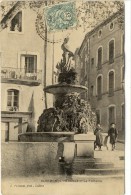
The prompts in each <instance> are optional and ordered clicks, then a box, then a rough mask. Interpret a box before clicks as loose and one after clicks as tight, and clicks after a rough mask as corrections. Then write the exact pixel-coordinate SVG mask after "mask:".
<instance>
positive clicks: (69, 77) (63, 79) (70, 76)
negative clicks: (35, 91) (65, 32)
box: [56, 37, 77, 84]
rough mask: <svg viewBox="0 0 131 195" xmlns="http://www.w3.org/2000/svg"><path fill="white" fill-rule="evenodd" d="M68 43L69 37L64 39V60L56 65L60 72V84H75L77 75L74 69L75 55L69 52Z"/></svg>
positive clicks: (62, 47)
mask: <svg viewBox="0 0 131 195" xmlns="http://www.w3.org/2000/svg"><path fill="white" fill-rule="evenodd" d="M68 41H69V38H68V37H67V38H65V39H64V42H63V43H62V45H61V49H62V50H63V54H62V57H63V58H62V59H61V61H60V62H59V63H58V64H57V65H56V68H57V69H58V72H59V77H58V82H59V83H67V84H75V80H76V75H77V73H76V71H75V68H74V54H73V52H71V51H70V50H69V47H68V45H67V43H68Z"/></svg>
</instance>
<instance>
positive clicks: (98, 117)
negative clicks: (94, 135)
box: [96, 110, 101, 124]
mask: <svg viewBox="0 0 131 195" xmlns="http://www.w3.org/2000/svg"><path fill="white" fill-rule="evenodd" d="M96 120H97V124H100V123H101V120H100V110H96Z"/></svg>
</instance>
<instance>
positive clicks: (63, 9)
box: [45, 2, 77, 31]
mask: <svg viewBox="0 0 131 195" xmlns="http://www.w3.org/2000/svg"><path fill="white" fill-rule="evenodd" d="M45 18H46V23H47V29H48V31H55V30H64V29H68V28H70V27H74V26H76V24H77V17H76V9H75V3H74V2H69V3H66V4H65V3H64V4H58V5H54V6H52V7H48V8H46V10H45Z"/></svg>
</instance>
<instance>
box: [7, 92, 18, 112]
mask: <svg viewBox="0 0 131 195" xmlns="http://www.w3.org/2000/svg"><path fill="white" fill-rule="evenodd" d="M18 107H19V91H18V90H16V89H9V90H8V91H7V108H8V109H9V110H10V111H14V110H15V111H16V110H18Z"/></svg>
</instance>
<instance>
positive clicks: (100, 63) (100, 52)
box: [97, 47, 102, 69]
mask: <svg viewBox="0 0 131 195" xmlns="http://www.w3.org/2000/svg"><path fill="white" fill-rule="evenodd" d="M97 67H98V69H101V67H102V47H100V48H99V49H98V64H97Z"/></svg>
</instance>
